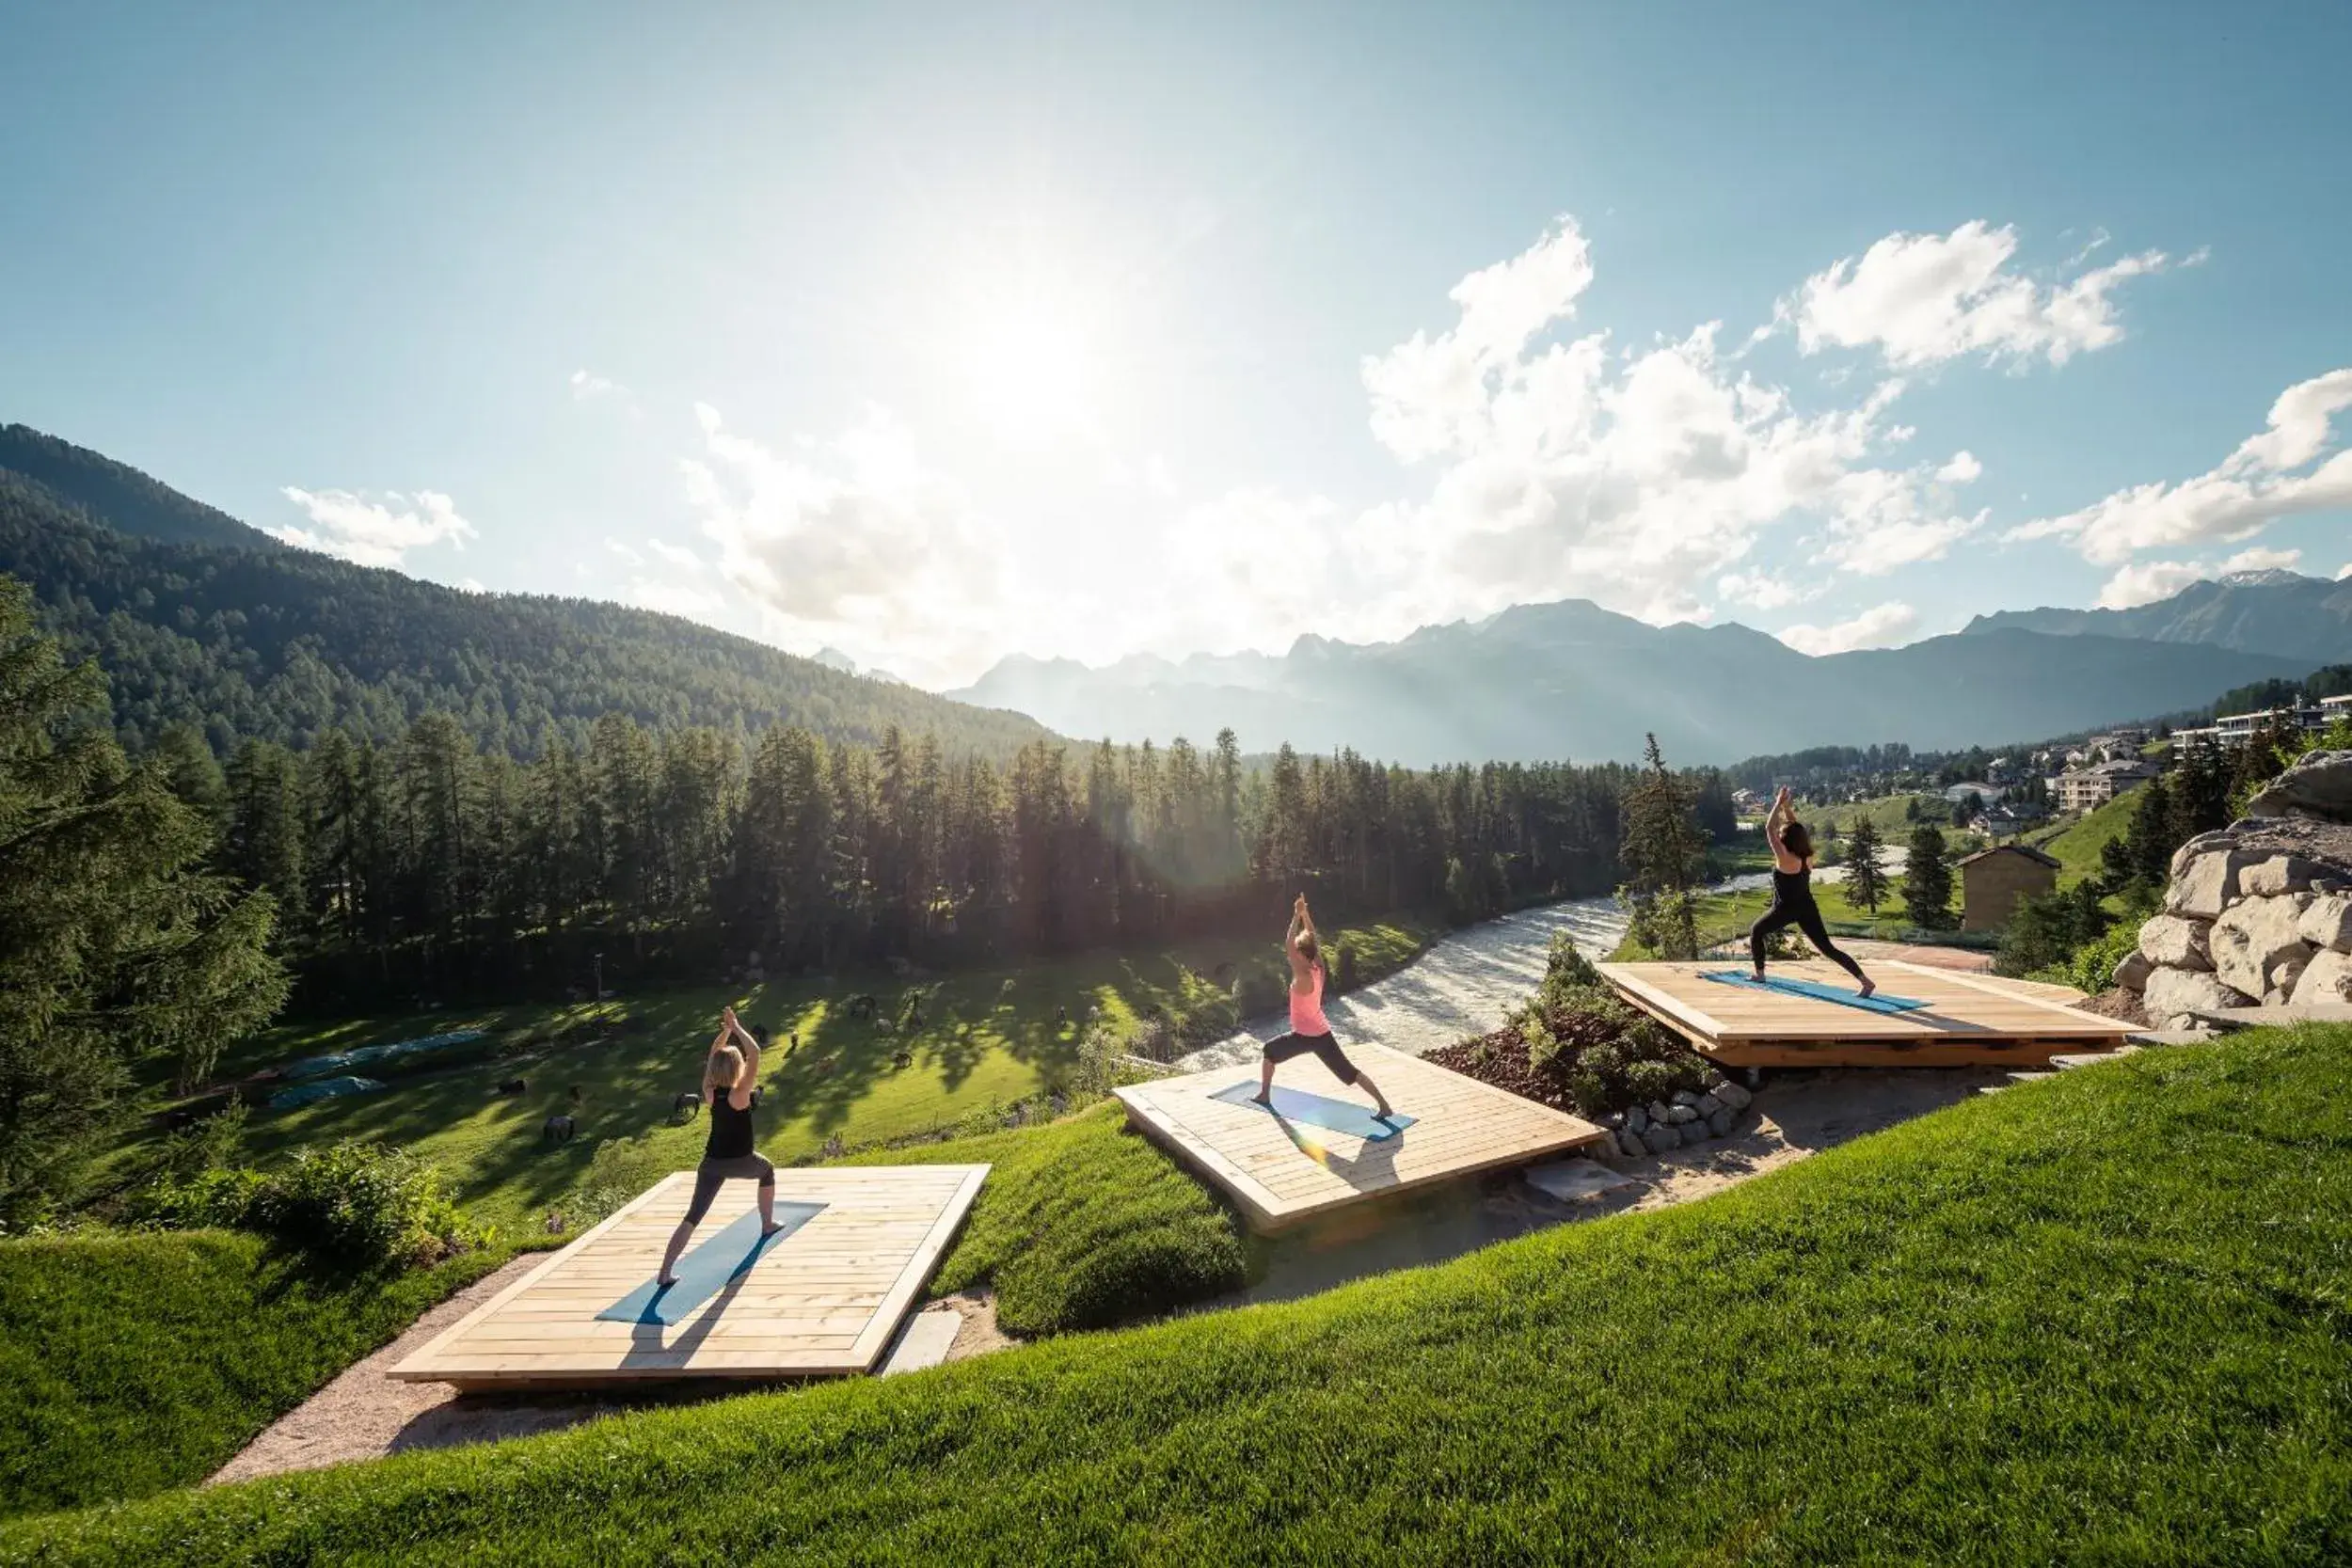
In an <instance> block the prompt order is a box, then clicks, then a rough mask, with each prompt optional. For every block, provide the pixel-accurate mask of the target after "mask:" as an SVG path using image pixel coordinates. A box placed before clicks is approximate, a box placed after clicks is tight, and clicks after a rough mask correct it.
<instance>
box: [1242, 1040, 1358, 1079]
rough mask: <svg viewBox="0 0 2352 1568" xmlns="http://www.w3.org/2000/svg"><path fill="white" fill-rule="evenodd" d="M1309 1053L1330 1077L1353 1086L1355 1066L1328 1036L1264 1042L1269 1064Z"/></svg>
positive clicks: (1335, 1041)
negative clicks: (1326, 1070) (1320, 1063)
mask: <svg viewBox="0 0 2352 1568" xmlns="http://www.w3.org/2000/svg"><path fill="white" fill-rule="evenodd" d="M1310 1051H1311V1052H1313V1053H1315V1055H1316V1057H1317V1058H1318V1059H1319V1060H1321V1062H1322V1063H1323V1065H1324V1066H1325V1067H1327V1068H1329V1069H1331V1076H1332V1077H1334V1078H1336V1079H1338V1080H1339V1081H1340V1082H1341V1083H1343V1084H1353V1083H1354V1082H1356V1080H1357V1078H1358V1077H1359V1073H1358V1072H1357V1070H1356V1064H1355V1063H1354V1062H1351V1061H1349V1060H1348V1059H1347V1053H1346V1052H1344V1051H1342V1050H1341V1049H1340V1042H1339V1041H1337V1040H1335V1039H1333V1038H1332V1037H1330V1036H1328V1035H1300V1034H1289V1035H1283V1036H1279V1037H1277V1038H1274V1039H1270V1040H1268V1041H1266V1042H1265V1059H1266V1060H1267V1061H1269V1062H1287V1061H1289V1060H1290V1059H1291V1058H1292V1057H1293V1056H1304V1055H1305V1054H1307V1053H1309V1052H1310Z"/></svg>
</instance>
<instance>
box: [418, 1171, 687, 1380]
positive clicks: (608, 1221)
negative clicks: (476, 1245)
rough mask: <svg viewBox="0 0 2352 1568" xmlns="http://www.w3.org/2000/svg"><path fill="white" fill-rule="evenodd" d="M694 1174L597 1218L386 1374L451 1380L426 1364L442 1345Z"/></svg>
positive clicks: (677, 1175)
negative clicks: (535, 1265) (665, 1191)
mask: <svg viewBox="0 0 2352 1568" xmlns="http://www.w3.org/2000/svg"><path fill="white" fill-rule="evenodd" d="M693 1174H694V1173H693V1172H692V1171H684V1170H679V1171H672V1172H671V1173H670V1174H669V1175H667V1176H665V1177H663V1178H662V1179H661V1180H659V1181H657V1182H655V1183H654V1184H653V1185H652V1186H650V1187H647V1188H646V1189H645V1190H644V1192H642V1193H639V1194H638V1195H637V1196H635V1197H633V1198H630V1199H629V1200H628V1202H627V1203H624V1204H622V1205H621V1206H620V1207H619V1208H618V1209H615V1210H613V1211H612V1212H611V1213H609V1214H607V1215H605V1217H604V1218H603V1219H601V1220H599V1221H597V1222H596V1224H595V1225H593V1226H591V1227H588V1228H587V1229H586V1230H583V1231H581V1232H580V1234H579V1235H578V1236H575V1237H573V1238H572V1239H571V1240H570V1241H568V1242H566V1243H564V1244H563V1245H562V1246H560V1247H558V1248H556V1249H555V1251H553V1252H552V1253H549V1254H548V1258H547V1260H546V1261H545V1262H542V1263H541V1264H540V1265H539V1266H538V1267H537V1268H535V1269H533V1270H532V1271H531V1272H530V1273H529V1274H527V1275H523V1276H522V1277H521V1278H520V1279H517V1280H516V1281H515V1283H513V1284H512V1285H509V1286H508V1287H506V1289H504V1290H503V1291H500V1292H499V1293H498V1294H497V1295H494V1296H492V1297H491V1298H490V1299H489V1300H488V1301H485V1302H484V1303H483V1304H482V1305H481V1306H479V1307H475V1308H474V1309H473V1310H472V1311H470V1312H469V1313H467V1314H466V1315H465V1316H464V1317H462V1318H460V1319H458V1320H457V1321H456V1322H455V1323H452V1324H450V1325H449V1326H448V1327H447V1328H445V1329H443V1330H441V1332H440V1333H438V1334H436V1335H435V1336H434V1337H433V1338H431V1339H429V1340H427V1341H426V1342H425V1345H424V1348H423V1349H421V1350H419V1351H416V1352H413V1353H411V1354H409V1356H408V1357H407V1359H405V1360H404V1361H403V1362H401V1363H400V1365H399V1366H397V1367H391V1368H388V1369H387V1370H385V1373H384V1375H385V1377H387V1378H388V1379H389V1380H391V1381H392V1382H394V1383H447V1382H449V1381H450V1379H449V1378H447V1377H445V1376H443V1375H441V1374H440V1373H438V1372H436V1371H434V1370H431V1369H430V1368H428V1367H426V1366H424V1365H423V1364H424V1363H425V1362H426V1361H428V1360H430V1359H431V1358H432V1357H433V1355H435V1354H437V1352H438V1351H439V1350H440V1349H441V1347H442V1345H444V1344H446V1343H449V1342H452V1341H453V1340H454V1339H455V1338H457V1337H458V1336H459V1335H460V1334H462V1333H464V1332H465V1331H466V1330H468V1329H469V1328H471V1327H473V1325H474V1321H475V1320H476V1319H478V1318H485V1317H487V1316H489V1315H490V1314H491V1313H492V1312H495V1311H497V1310H498V1309H499V1308H500V1307H503V1306H505V1305H506V1304H507V1303H508V1302H509V1301H511V1300H513V1299H514V1298H515V1297H516V1296H518V1295H520V1294H522V1293H523V1292H524V1291H527V1290H529V1289H531V1287H532V1286H533V1285H536V1284H537V1283H538V1282H539V1281H540V1279H541V1278H543V1277H544V1276H545V1275H548V1273H550V1272H551V1271H552V1270H553V1269H554V1268H555V1266H556V1265H557V1264H559V1263H561V1262H563V1261H564V1259H566V1258H568V1257H570V1256H571V1255H572V1254H573V1253H575V1252H580V1251H583V1250H585V1249H586V1248H587V1245H588V1243H591V1242H593V1241H595V1240H596V1238H597V1237H599V1236H601V1235H603V1234H604V1233H605V1232H606V1231H608V1230H610V1229H612V1227H614V1226H616V1225H618V1224H620V1223H621V1222H622V1221H623V1220H625V1219H627V1218H628V1216H629V1215H631V1214H633V1213H635V1212H637V1211H638V1210H639V1209H641V1208H643V1207H644V1206H645V1205H646V1204H647V1203H649V1202H651V1201H652V1200H653V1197H654V1195H655V1194H657V1193H659V1192H660V1191H661V1189H663V1188H664V1187H667V1186H670V1185H672V1184H674V1183H675V1182H678V1181H685V1180H691V1179H692V1177H693Z"/></svg>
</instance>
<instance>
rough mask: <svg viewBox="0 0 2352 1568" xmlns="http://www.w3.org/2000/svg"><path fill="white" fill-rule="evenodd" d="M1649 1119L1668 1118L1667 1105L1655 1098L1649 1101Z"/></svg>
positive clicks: (1661, 1119)
mask: <svg viewBox="0 0 2352 1568" xmlns="http://www.w3.org/2000/svg"><path fill="white" fill-rule="evenodd" d="M1649 1119H1650V1120H1652V1121H1664V1120H1665V1119H1666V1107H1665V1103H1664V1102H1663V1101H1656V1100H1653V1101H1650V1102H1649Z"/></svg>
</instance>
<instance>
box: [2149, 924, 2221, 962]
mask: <svg viewBox="0 0 2352 1568" xmlns="http://www.w3.org/2000/svg"><path fill="white" fill-rule="evenodd" d="M2212 927H2213V922H2211V921H2210V920H2191V919H2190V918H2189V917H2188V916H2186V915H2185V914H2160V915H2157V916H2155V917H2154V918H2153V919H2152V920H2150V921H2149V922H2148V923H2147V924H2145V925H2143V926H2142V927H2140V928H2139V950H2140V951H2141V952H2142V953H2144V954H2146V955H2147V956H2148V961H2149V962H2150V963H2152V964H2162V965H2164V966H2165V967H2166V968H2168V969H2196V970H2205V969H2211V968H2212V967H2213V948H2212V945H2211V943H2210V942H2208V940H2207V936H2206V933H2207V932H2208V931H2210V930H2211V929H2212Z"/></svg>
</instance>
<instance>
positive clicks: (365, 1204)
mask: <svg viewBox="0 0 2352 1568" xmlns="http://www.w3.org/2000/svg"><path fill="white" fill-rule="evenodd" d="M252 1215H253V1219H254V1221H255V1222H256V1223H257V1224H258V1225H259V1226H260V1227H262V1228H263V1229H266V1230H269V1231H272V1232H274V1233H276V1234H277V1235H278V1236H279V1237H280V1238H282V1239H283V1240H285V1241H288V1242H291V1243H294V1244H295V1245H298V1246H301V1247H304V1248H307V1249H308V1250H310V1251H311V1252H314V1253H316V1254H318V1255H319V1256H320V1257H323V1258H326V1259H333V1260H335V1261H337V1262H340V1263H344V1264H349V1265H352V1266H354V1267H369V1266H373V1265H375V1264H379V1263H389V1262H405V1263H427V1262H432V1261H434V1260H435V1259H439V1258H443V1257H446V1256H448V1255H449V1254H451V1253H454V1252H462V1251H465V1250H466V1249H467V1248H469V1247H470V1246H475V1245H479V1244H480V1243H483V1242H485V1241H486V1240H487V1237H486V1235H485V1234H484V1233H482V1232H481V1231H479V1230H477V1229H476V1227H473V1226H472V1225H470V1224H469V1222H468V1221H467V1220H466V1217H465V1216H464V1215H463V1214H462V1213H460V1212H458V1209H457V1205H456V1204H455V1203H454V1202H453V1200H452V1199H451V1198H450V1196H449V1195H448V1194H447V1193H446V1192H444V1191H443V1190H442V1188H441V1180H440V1176H439V1173H438V1172H437V1171H435V1170H434V1168H433V1167H432V1166H431V1165H429V1164H425V1163H424V1162H423V1161H421V1160H419V1159H418V1158H417V1157H416V1156H415V1155H413V1154H410V1153H409V1152H408V1151H407V1150H406V1149H402V1148H385V1147H383V1146H381V1145H376V1144H358V1143H340V1144H336V1145H334V1146H333V1147H331V1148H324V1149H314V1148H306V1149H303V1150H302V1151H300V1152H299V1153H297V1154H296V1155H295V1156H294V1164H291V1165H289V1166H288V1167H287V1168H286V1169H285V1170H283V1171H280V1172H278V1173H275V1174H273V1175H271V1176H269V1177H268V1178H266V1179H264V1180H262V1183H261V1185H260V1188H259V1190H258V1191H257V1192H256V1194H255V1195H254V1198H253V1202H252Z"/></svg>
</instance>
